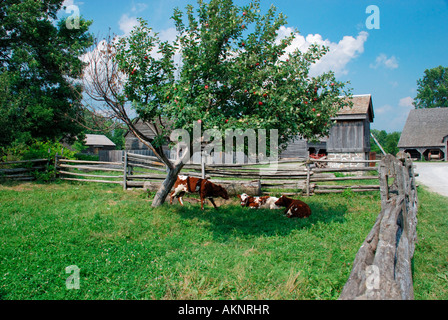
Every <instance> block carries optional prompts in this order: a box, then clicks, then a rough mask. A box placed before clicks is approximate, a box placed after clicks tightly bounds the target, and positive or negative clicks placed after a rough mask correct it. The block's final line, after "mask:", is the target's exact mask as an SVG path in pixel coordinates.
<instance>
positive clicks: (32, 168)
mask: <svg viewBox="0 0 448 320" xmlns="http://www.w3.org/2000/svg"><path fill="white" fill-rule="evenodd" d="M49 163H50V161H49V160H48V159H35V160H23V161H9V162H0V179H5V180H14V181H32V180H36V172H45V171H47V170H48V165H49Z"/></svg>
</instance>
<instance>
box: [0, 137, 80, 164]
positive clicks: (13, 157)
mask: <svg viewBox="0 0 448 320" xmlns="http://www.w3.org/2000/svg"><path fill="white" fill-rule="evenodd" d="M0 151H1V158H0V160H1V161H2V162H8V161H20V160H33V159H54V158H55V156H56V154H58V155H62V154H63V155H64V157H66V158H68V159H75V152H74V151H71V150H70V149H67V148H66V147H64V146H63V145H62V144H61V143H59V142H56V141H34V142H33V143H32V144H30V145H25V144H23V143H20V144H14V145H13V146H10V147H7V148H6V147H4V148H1V149H0Z"/></svg>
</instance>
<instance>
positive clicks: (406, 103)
mask: <svg viewBox="0 0 448 320" xmlns="http://www.w3.org/2000/svg"><path fill="white" fill-rule="evenodd" d="M413 103H414V99H412V98H411V97H406V98H403V99H400V102H399V103H398V105H399V106H400V107H406V108H410V107H414V105H413Z"/></svg>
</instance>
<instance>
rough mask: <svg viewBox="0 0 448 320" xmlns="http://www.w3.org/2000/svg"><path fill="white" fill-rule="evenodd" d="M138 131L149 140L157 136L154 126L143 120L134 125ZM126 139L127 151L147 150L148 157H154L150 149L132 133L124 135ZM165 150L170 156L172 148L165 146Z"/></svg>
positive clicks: (137, 120) (138, 120)
mask: <svg viewBox="0 0 448 320" xmlns="http://www.w3.org/2000/svg"><path fill="white" fill-rule="evenodd" d="M134 125H135V127H136V128H137V130H139V131H140V132H141V133H142V134H144V135H145V136H147V137H149V138H154V137H155V136H156V135H157V134H156V132H157V131H156V128H155V126H154V125H153V124H149V123H146V122H144V121H142V120H141V119H138V118H137V119H136V120H135V123H134ZM124 139H125V149H126V150H132V151H138V150H147V153H146V155H153V153H152V151H151V150H149V149H148V147H147V146H145V145H144V144H143V143H142V142H141V141H140V140H139V139H138V138H137V137H136V136H135V135H134V134H133V133H132V132H131V131H129V130H128V131H127V132H126V133H125V135H124ZM163 150H164V152H165V154H167V155H170V148H169V147H168V145H166V146H163Z"/></svg>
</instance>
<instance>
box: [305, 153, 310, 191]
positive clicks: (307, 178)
mask: <svg viewBox="0 0 448 320" xmlns="http://www.w3.org/2000/svg"><path fill="white" fill-rule="evenodd" d="M310 171H311V161H310V159H308V160H307V161H306V196H307V197H309V196H310V180H311V179H310Z"/></svg>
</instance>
